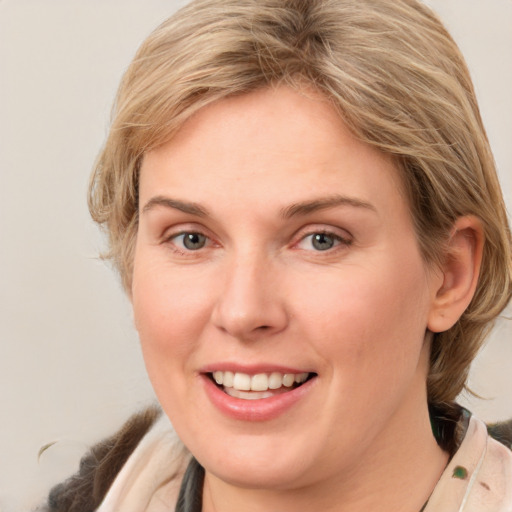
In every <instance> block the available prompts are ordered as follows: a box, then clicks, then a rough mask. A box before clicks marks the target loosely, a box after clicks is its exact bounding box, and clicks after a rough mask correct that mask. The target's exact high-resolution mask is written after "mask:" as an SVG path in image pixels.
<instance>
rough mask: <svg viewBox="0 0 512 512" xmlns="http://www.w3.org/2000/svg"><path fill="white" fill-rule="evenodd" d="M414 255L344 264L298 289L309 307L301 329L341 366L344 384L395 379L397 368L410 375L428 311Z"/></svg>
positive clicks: (303, 306) (304, 306)
mask: <svg viewBox="0 0 512 512" xmlns="http://www.w3.org/2000/svg"><path fill="white" fill-rule="evenodd" d="M418 258H419V257H418ZM418 258H411V259H409V260H407V259H406V258H404V259H403V261H401V260H400V259H399V258H398V256H397V258H396V259H398V261H395V258H389V259H387V260H386V259H382V260H381V261H379V262H378V264H374V265H366V266H364V267H363V266H353V267H351V268H345V269H342V270H341V271H340V272H339V274H337V275H334V276H333V274H330V275H329V276H326V278H325V279H323V280H322V281H321V282H316V283H315V285H314V286H313V285H312V284H310V285H308V286H307V288H306V289H305V290H303V293H301V296H302V297H303V301H302V304H301V309H302V310H303V311H304V312H307V313H306V315H307V316H306V317H304V318H305V321H304V325H303V326H302V329H303V330H307V331H308V338H309V339H315V340H316V345H317V349H318V350H319V351H322V352H323V355H324V358H325V359H327V361H328V365H330V366H331V367H333V368H334V367H335V366H336V367H337V368H338V369H339V367H342V368H343V370H344V371H343V372H338V375H339V378H340V379H346V381H347V385H348V383H349V382H354V381H359V384H358V385H364V383H365V382H368V383H369V385H371V383H372V382H374V383H376V382H378V381H379V380H381V379H380V378H381V377H382V379H390V380H393V379H394V377H393V374H394V373H396V374H398V373H400V372H399V371H398V369H399V368H403V369H404V371H405V372H406V373H407V374H409V375H410V373H411V372H412V371H414V370H415V369H416V365H417V362H418V358H419V355H420V352H421V349H422V346H423V340H424V336H425V329H426V323H427V313H428V289H427V283H426V280H425V277H424V272H423V264H422V262H421V261H420V260H419V259H418ZM392 369H393V370H392ZM368 375H371V378H367V377H368Z"/></svg>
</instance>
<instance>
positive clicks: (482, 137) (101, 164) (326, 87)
mask: <svg viewBox="0 0 512 512" xmlns="http://www.w3.org/2000/svg"><path fill="white" fill-rule="evenodd" d="M276 84H286V85H288V86H290V87H297V88H299V87H303V86H304V84H306V85H307V86H308V87H312V88H314V89H315V90H317V91H319V92H320V93H321V94H323V95H324V96H325V97H326V98H328V99H329V100H330V102H331V103H332V105H333V108H335V109H337V111H338V112H339V115H340V116H341V118H342V119H343V121H344V122H345V124H346V125H347V126H348V128H349V129H350V130H351V131H352V132H353V134H354V135H355V136H356V137H357V138H358V139H359V140H361V141H364V142H366V143H368V144H370V145H371V146H373V147H375V148H378V149H379V150H380V151H382V152H384V153H387V154H390V155H392V156H393V158H394V159H395V161H396V165H397V169H398V171H399V172H400V174H401V177H402V180H403V183H404V185H405V189H406V190H407V193H408V200H409V204H410V210H411V214H412V218H413V221H414V225H415V230H416V234H417V238H418V243H419V246H420V249H421V253H422V256H423V258H424V260H425V261H426V263H428V264H434V265H435V264H439V263H440V262H441V261H442V258H443V251H444V247H445V242H446V240H447V238H448V236H449V234H450V230H451V227H452V226H453V223H454V221H455V220H456V219H457V218H458V217H460V216H463V215H475V216H477V217H478V218H479V219H480V220H481V222H482V225H483V229H484V234H485V246H484V253H483V261H482V268H481V274H480V278H479V281H478V286H477V289H476V293H475V295H474V298H473V300H472V302H471V304H470V305H469V307H468V308H467V310H466V311H465V313H464V314H463V315H462V317H461V318H460V319H459V321H458V322H457V323H456V325H454V326H453V327H452V328H451V329H449V330H448V331H446V332H442V333H436V334H434V335H433V338H432V347H431V365H430V373H429V377H428V382H427V389H428V398H429V401H430V402H431V403H442V402H450V401H452V400H454V399H455V397H456V396H457V395H458V393H459V392H460V391H461V390H462V389H463V388H464V387H465V385H466V381H467V376H468V372H469V366H470V363H471V361H472V360H473V358H474V357H475V355H476V353H477V351H478V349H479V348H480V346H481V345H482V343H483V339H484V337H485V335H486V334H487V332H488V330H489V329H490V327H491V326H492V323H493V321H494V320H495V318H496V317H497V316H498V314H499V313H500V312H501V311H502V310H503V308H504V307H505V306H506V304H507V303H508V301H509V299H510V296H511V293H512V284H511V283H512V279H511V277H512V262H511V240H510V231H509V227H508V221H507V216H506V210H505V205H504V202H503V197H502V194H501V190H500V185H499V182H498V178H497V175H496V170H495V165H494V160H493V157H492V154H491V150H490V147H489V143H488V140H487V136H486V133H485V130H484V127H483V125H482V120H481V117H480V113H479V110H478V105H477V101H476V98H475V93H474V89H473V85H472V83H471V79H470V76H469V72H468V70H467V67H466V64H465V62H464V59H463V57H462V55H461V53H460V51H459V49H458V47H457V45H456V44H455V42H454V41H453V39H452V38H451V36H450V35H449V34H448V32H447V31H446V29H445V28H444V26H443V25H442V23H441V22H440V20H439V19H438V17H437V16H436V15H435V14H434V13H433V12H432V11H431V10H430V9H429V8H427V7H426V6H425V5H424V4H423V3H421V2H420V1H419V0H196V1H193V2H191V3H190V4H189V5H187V6H185V7H184V8H182V9H181V10H180V11H178V12H177V13H176V14H175V15H173V16H172V17H171V18H170V19H168V20H167V21H165V22H164V23H163V24H162V25H160V26H159V27H158V28H157V29H156V30H155V31H154V32H153V33H152V34H151V35H150V36H149V37H148V38H147V39H146V41H144V43H143V44H142V46H141V47H140V49H139V50H138V52H137V54H136V56H135V58H134V60H133V61H132V63H131V65H130V66H129V68H128V70H127V71H126V73H125V75H124V77H123V79H122V82H121V85H120V88H119V91H118V94H117V98H116V102H115V106H114V110H113V120H112V125H111V129H110V133H109V136H108V139H107V142H106V144H105V146H104V148H103V150H102V152H101V153H100V155H99V158H98V160H97V163H96V166H95V169H94V172H93V176H92V181H91V187H90V192H89V208H90V211H91V215H92V217H93V219H94V220H95V221H96V222H98V223H99V224H100V225H102V226H104V227H105V229H106V231H107V233H108V240H109V252H108V254H107V256H108V257H110V258H112V260H113V262H114V264H115V266H116V267H117V268H118V270H119V271H120V274H121V278H122V281H123V285H124V288H125V289H126V290H127V292H128V293H129V292H130V288H131V279H132V271H133V257H134V246H135V241H136V236H137V225H138V179H139V169H140V165H141V161H142V159H143V156H144V154H145V152H147V151H148V150H151V149H153V148H156V147H158V146H160V145H162V144H163V143H165V142H167V141H169V140H170V139H171V138H172V136H173V134H174V133H175V132H176V131H177V130H179V128H180V127H181V126H182V124H183V122H184V121H185V120H187V119H188V118H190V116H191V115H192V114H193V113H194V112H197V111H198V110H199V109H200V108H202V107H204V106H205V105H207V104H210V103H212V102H214V101H217V100H219V99H221V98H225V97H228V96H231V95H239V94H244V93H248V92H250V91H254V90H257V89H260V88H263V87H269V86H274V85H276Z"/></svg>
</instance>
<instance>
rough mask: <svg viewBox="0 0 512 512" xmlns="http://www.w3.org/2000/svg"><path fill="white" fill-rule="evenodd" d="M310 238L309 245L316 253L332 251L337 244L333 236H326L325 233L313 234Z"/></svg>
mask: <svg viewBox="0 0 512 512" xmlns="http://www.w3.org/2000/svg"><path fill="white" fill-rule="evenodd" d="M311 237H312V238H311V245H312V246H313V247H314V248H315V249H316V250H317V251H327V250H329V249H332V248H333V247H334V245H335V243H336V242H337V240H336V239H335V238H334V237H333V236H330V235H327V234H326V233H315V234H314V235H311Z"/></svg>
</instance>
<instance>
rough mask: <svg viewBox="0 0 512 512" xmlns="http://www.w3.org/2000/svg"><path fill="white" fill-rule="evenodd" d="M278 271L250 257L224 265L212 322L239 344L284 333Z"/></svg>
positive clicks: (262, 259) (265, 260) (259, 258)
mask: <svg viewBox="0 0 512 512" xmlns="http://www.w3.org/2000/svg"><path fill="white" fill-rule="evenodd" d="M279 274H280V273H279V270H278V269H276V268H275V265H273V264H272V262H269V261H268V258H265V257H263V256H261V255H256V254H254V253H252V254H248V255H245V256H239V257H235V258H233V259H232V260H231V261H229V262H226V268H225V271H224V273H223V283H222V286H221V287H220V289H219V293H218V296H217V297H218V298H217V301H216V304H215V306H214V308H213V311H212V322H213V323H214V325H215V326H216V327H217V328H218V329H221V330H222V331H224V332H226V333H228V334H229V335H231V336H232V337H234V338H237V339H239V340H242V341H251V340H256V339H258V338H261V337H265V336H271V335H273V334H277V333H279V332H281V331H282V330H284V329H285V328H286V326H287V324H288V314H287V311H286V307H285V302H284V297H285V293H284V290H283V289H282V287H281V286H280V282H281V279H280V275H279Z"/></svg>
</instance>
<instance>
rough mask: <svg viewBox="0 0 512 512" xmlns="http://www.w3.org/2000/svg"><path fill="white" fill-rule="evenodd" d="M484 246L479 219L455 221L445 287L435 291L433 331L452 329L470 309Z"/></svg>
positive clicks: (430, 322) (430, 324)
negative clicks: (468, 308)
mask: <svg viewBox="0 0 512 512" xmlns="http://www.w3.org/2000/svg"><path fill="white" fill-rule="evenodd" d="M484 242H485V240H484V231H483V227H482V223H481V221H480V220H479V219H478V218H476V217H474V216H465V217H460V218H458V219H457V220H456V222H455V224H454V225H453V229H452V232H451V235H450V239H449V241H448V247H447V250H446V254H445V258H444V263H443V266H442V269H441V270H442V274H443V280H442V284H441V286H440V287H439V288H438V289H437V290H436V291H435V297H434V299H433V302H432V307H431V310H430V313H429V318H428V329H429V330H430V331H432V332H443V331H446V330H448V329H450V328H451V327H452V326H453V325H454V324H455V323H456V322H457V320H458V319H459V318H460V317H461V315H462V314H463V313H464V311H465V310H466V308H467V307H468V306H469V303H470V302H471V299H472V298H473V295H474V293H475V290H476V285H477V283H478V276H479V273H480V265H481V262H482V252H483V246H484Z"/></svg>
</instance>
